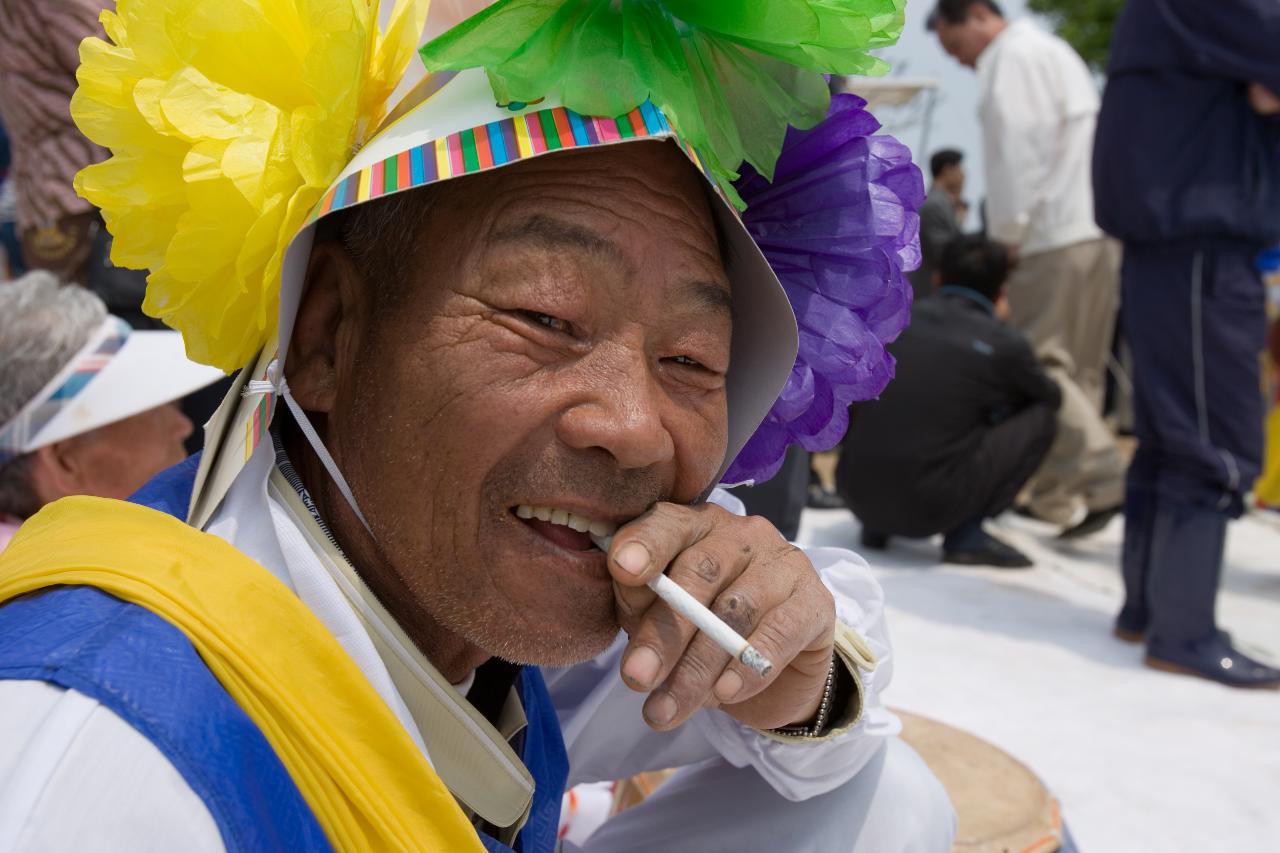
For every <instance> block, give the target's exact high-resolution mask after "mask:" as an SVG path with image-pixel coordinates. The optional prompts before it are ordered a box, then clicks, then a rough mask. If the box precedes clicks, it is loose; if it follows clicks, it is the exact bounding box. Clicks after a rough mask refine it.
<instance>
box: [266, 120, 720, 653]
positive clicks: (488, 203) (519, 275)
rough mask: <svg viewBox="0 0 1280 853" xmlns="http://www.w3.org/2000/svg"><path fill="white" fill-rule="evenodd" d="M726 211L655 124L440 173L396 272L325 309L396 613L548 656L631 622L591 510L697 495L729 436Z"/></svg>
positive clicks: (336, 415)
mask: <svg viewBox="0 0 1280 853" xmlns="http://www.w3.org/2000/svg"><path fill="white" fill-rule="evenodd" d="M711 217H712V213H711V210H710V206H709V203H708V201H707V198H706V195H705V191H704V189H703V187H702V185H701V179H700V178H699V177H698V175H697V173H696V172H695V170H694V169H693V167H692V166H691V165H690V164H689V162H688V161H687V160H686V159H685V158H684V156H683V155H682V154H681V153H680V152H679V151H678V150H677V149H676V147H675V146H674V145H671V144H666V143H656V142H645V143H630V144H626V145H618V146H610V147H606V148H601V149H592V150H588V151H581V152H573V153H566V154H560V155H552V156H547V157H542V158H538V159H535V160H531V161H528V162H525V163H522V164H519V165H517V166H513V167H509V168H506V169H502V170H498V171H496V172H492V173H489V174H485V175H480V176H476V177H472V178H466V179H462V180H459V181H455V182H451V183H449V184H445V185H442V186H441V187H439V188H437V189H436V190H435V191H434V195H433V196H432V198H431V199H430V206H429V209H428V213H427V216H426V221H425V224H424V226H423V228H422V232H421V237H420V238H418V239H417V241H416V249H415V250H414V254H413V257H412V259H411V260H410V262H408V263H406V264H404V265H403V266H404V269H406V270H407V272H406V273H405V275H404V276H403V277H402V279H403V280H402V281H400V282H398V283H394V284H392V285H390V286H388V284H387V283H384V284H383V286H381V287H373V286H371V285H368V284H366V285H365V287H364V293H365V297H364V300H365V302H368V303H372V304H364V305H358V306H356V307H355V308H353V309H351V310H348V311H347V312H346V313H347V314H355V315H357V316H356V317H354V318H348V319H347V320H344V321H343V322H342V323H341V324H339V325H338V326H337V328H335V329H333V330H332V338H333V344H332V348H333V363H334V369H333V376H332V380H331V382H330V383H329V384H330V385H331V387H329V388H328V390H327V391H326V392H325V393H324V394H322V395H321V396H322V397H323V398H324V400H326V401H327V402H326V403H325V404H323V405H321V406H320V407H319V408H322V409H323V410H325V411H326V415H325V432H326V442H327V443H328V444H329V446H330V449H331V450H332V451H333V452H334V455H335V456H336V457H337V458H338V461H339V464H340V465H341V467H342V469H343V470H344V472H345V474H346V475H347V477H348V478H349V479H350V480H351V483H352V487H353V489H354V491H355V493H356V495H357V497H358V501H359V503H360V506H361V509H362V510H363V512H364V513H365V515H366V516H367V518H368V519H369V523H370V526H371V527H372V529H373V532H374V534H375V536H376V539H377V542H378V549H379V551H380V552H381V553H380V556H381V562H382V563H383V564H384V567H383V571H386V572H387V573H388V575H389V576H387V577H381V578H367V579H368V580H369V581H370V583H371V585H372V586H373V587H374V588H375V591H376V592H378V593H379V597H380V598H382V599H383V600H384V603H388V606H389V607H391V609H392V610H393V615H396V617H397V618H398V619H400V620H401V621H402V622H403V621H406V620H408V621H409V622H412V621H413V620H412V613H411V612H409V611H418V612H420V613H425V614H428V615H429V617H430V618H431V619H432V620H434V621H435V622H437V623H439V625H441V626H443V627H444V628H446V629H447V630H449V631H450V632H452V633H454V634H456V635H458V636H460V637H462V638H464V639H465V640H467V641H469V642H470V643H472V644H473V645H475V646H478V647H479V648H481V649H483V650H484V651H486V652H488V653H489V654H493V655H498V656H501V657H504V658H507V659H511V660H517V661H521V662H531V663H540V664H567V663H571V662H576V661H580V660H583V659H586V658H588V657H591V656H593V655H594V654H596V653H598V652H599V651H601V650H602V649H603V648H604V647H605V646H606V645H607V644H608V643H609V642H610V641H611V640H612V639H613V638H614V637H615V636H616V634H617V630H618V626H617V621H616V619H615V616H614V603H613V602H614V598H613V590H612V584H611V581H610V579H609V575H608V573H607V572H606V570H605V560H604V554H603V553H602V552H601V551H600V550H598V549H597V548H595V547H594V546H593V545H592V544H591V541H590V539H589V536H588V533H587V532H584V531H582V530H581V529H578V530H575V529H574V528H575V527H576V528H582V527H584V526H585V525H588V524H591V523H593V522H594V523H595V524H596V525H597V528H596V529H597V531H605V530H608V529H611V527H612V526H614V525H617V524H620V523H622V522H624V521H627V520H630V519H631V518H632V517H634V516H636V515H639V514H640V513H641V512H643V511H644V510H645V509H646V508H648V507H649V506H650V505H651V504H652V503H654V502H655V501H657V500H660V499H661V500H671V501H676V502H688V501H692V500H693V499H695V498H696V497H697V496H698V495H699V494H700V493H701V492H702V491H703V490H704V489H705V488H706V487H707V486H708V485H710V484H711V482H712V480H713V478H714V476H715V474H716V472H717V471H718V470H719V468H720V465H721V463H722V462H723V459H724V455H725V450H726V441H727V438H726V436H727V413H726V405H725V373H726V371H727V370H728V367H729V348H730V338H731V333H732V321H731V311H730V291H729V283H728V278H727V276H726V273H725V269H724V264H723V262H722V259H721V253H720V249H719V245H718V242H717V237H716V231H715V229H714V227H713V225H712V218H711ZM330 263H331V264H333V265H336V266H338V267H341V266H342V263H343V262H342V260H341V259H338V258H335V259H333V260H332V261H331V262H330ZM315 266H316V261H314V260H313V268H314V267H315ZM314 271H315V270H314V269H313V272H314ZM323 274H324V273H323V271H321V275H323ZM373 293H377V294H378V295H377V297H376V298H371V297H370V296H369V294H373ZM306 333H307V332H306V326H305V324H301V325H300V327H299V334H306ZM290 358H291V359H292V358H293V356H292V355H291V356H290ZM302 372H303V376H302V377H299V378H298V379H297V380H295V378H294V377H292V376H291V378H290V383H291V385H295V386H296V385H297V384H298V382H302V383H304V384H305V383H307V382H308V380H307V378H306V377H307V370H306V369H304V370H303V371H302ZM312 384H314V383H312ZM321 384H324V383H321ZM311 396H312V397H313V399H314V394H312V395H311ZM304 405H307V403H305V402H304ZM379 588H381V589H379ZM388 596H390V597H391V598H392V599H393V600H394V604H392V603H390V602H387V598H388ZM396 611H400V612H396Z"/></svg>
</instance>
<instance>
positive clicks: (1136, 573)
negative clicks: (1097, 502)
mask: <svg viewBox="0 0 1280 853" xmlns="http://www.w3.org/2000/svg"><path fill="white" fill-rule="evenodd" d="M1154 521H1155V501H1154V500H1153V498H1152V496H1151V493H1150V492H1148V491H1147V490H1145V489H1134V488H1130V489H1128V490H1127V491H1126V492H1125V496H1124V548H1123V549H1122V550H1121V552H1120V573H1121V575H1122V576H1123V577H1124V606H1123V607H1122V608H1120V613H1119V614H1118V615H1117V616H1116V622H1115V627H1114V628H1113V629H1112V632H1113V633H1114V634H1115V635H1116V636H1117V637H1119V638H1120V639H1121V640H1124V641H1125V642H1127V643H1140V642H1142V638H1143V636H1144V635H1145V634H1146V633H1147V622H1148V621H1149V619H1150V614H1149V612H1148V607H1147V574H1148V566H1149V564H1150V561H1151V526H1152V523H1153V522H1154Z"/></svg>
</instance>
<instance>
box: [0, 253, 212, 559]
mask: <svg viewBox="0 0 1280 853" xmlns="http://www.w3.org/2000/svg"><path fill="white" fill-rule="evenodd" d="M0 365H3V368H4V369H3V370H2V371H0V550H2V549H3V548H4V546H5V545H7V544H8V542H9V539H10V538H11V537H12V535H13V533H14V531H15V530H16V529H17V526H18V524H20V523H21V521H22V520H23V519H25V518H28V517H30V516H31V515H33V514H35V512H36V511H37V510H39V509H40V507H42V506H44V505H45V504H47V503H50V502H52V501H55V500H57V499H58V498H62V497H66V496H68V495H97V496H99V497H108V498H126V497H128V496H129V495H131V494H132V493H133V492H134V491H135V490H137V489H138V487H139V486H141V485H142V484H143V483H145V482H146V481H147V480H150V479H151V478H152V477H153V476H155V475H156V474H158V473H159V472H160V471H162V470H164V469H165V468H167V467H169V466H170V465H174V464H176V463H178V462H181V461H182V460H183V459H184V458H186V455H187V454H186V451H185V450H184V449H183V444H182V443H183V440H184V439H186V438H187V436H189V435H190V434H191V432H192V425H191V421H190V420H188V419H187V418H186V416H184V415H183V414H182V412H181V411H180V410H179V409H178V407H177V406H176V405H174V402H175V401H176V400H177V399H178V398H180V397H182V396H183V395H184V394H188V393H190V392H191V391H194V390H196V389H197V388H203V387H204V386H206V385H208V384H210V383H211V382H213V381H215V380H216V379H219V378H220V377H221V375H222V374H221V372H220V371H218V370H216V369H214V368H210V367H205V366H204V365H198V364H195V363H193V362H190V361H188V360H187V358H186V356H185V355H184V353H183V346H182V337H181V336H180V335H179V334H178V333H177V332H145V331H144V332H132V331H130V329H129V327H128V324H126V323H125V322H124V321H122V320H120V319H119V318H117V317H113V316H112V315H110V314H108V313H107V309H106V306H104V305H103V304H102V300H100V299H98V297H96V296H94V295H93V294H92V293H90V292H89V291H87V290H85V289H84V288H80V287H63V286H59V283H58V280H57V279H56V278H54V276H53V275H52V274H51V273H49V272H47V271H43V270H41V271H33V272H30V273H28V274H27V275H25V276H23V277H22V278H20V279H18V280H17V281H13V282H9V283H6V284H4V285H0Z"/></svg>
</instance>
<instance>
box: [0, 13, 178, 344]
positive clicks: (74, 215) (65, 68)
mask: <svg viewBox="0 0 1280 853" xmlns="http://www.w3.org/2000/svg"><path fill="white" fill-rule="evenodd" d="M114 8H115V2H114V0H58V2H42V3H31V2H28V0H0V121H3V123H4V126H5V129H6V132H7V133H8V134H9V139H10V146H11V149H12V157H13V162H12V169H11V174H10V180H11V181H12V182H13V192H14V193H15V195H16V199H15V200H16V206H17V210H16V214H17V215H16V220H17V221H16V225H17V229H16V230H17V235H18V240H19V243H20V247H21V254H22V260H23V266H24V267H25V268H27V269H44V270H49V271H50V272H52V273H53V274H54V275H56V276H57V277H58V278H59V279H60V280H62V281H68V282H74V283H76V284H81V285H84V286H86V287H88V288H89V289H90V290H92V291H93V292H94V293H96V294H98V296H100V297H101V298H102V300H103V301H104V302H105V303H106V304H107V309H108V310H109V311H111V313H112V314H115V315H116V316H118V317H122V318H123V319H125V320H126V321H128V323H129V324H130V325H131V326H133V327H134V328H137V329H159V328H162V326H161V324H160V323H159V322H158V321H156V320H154V319H152V318H150V317H148V316H146V315H145V314H143V313H142V297H143V294H144V292H145V290H146V274H145V273H144V272H139V271H134V270H126V269H123V268H121V267H117V266H115V265H114V264H113V263H112V262H111V259H110V253H111V236H110V235H109V234H108V233H107V231H106V228H105V227H103V224H102V219H101V217H100V216H99V214H98V211H97V210H96V209H95V208H94V207H93V205H91V204H90V203H89V202H87V201H85V200H84V199H83V198H81V197H80V196H79V195H77V194H76V191H75V187H74V186H73V184H74V180H75V175H76V173H77V172H78V171H80V170H81V169H83V168H84V167H85V166H88V165H90V164H91V163H97V162H99V161H101V160H105V159H106V157H107V152H106V151H105V150H103V149H102V148H100V147H98V146H97V145H94V144H93V143H92V142H90V141H89V140H88V139H86V138H85V136H84V134H82V133H81V132H80V130H79V129H78V128H77V127H76V126H75V124H74V123H73V122H72V120H71V95H72V93H73V92H74V91H75V89H76V67H77V66H78V65H79V64H80V42H81V41H83V40H84V39H85V38H87V37H89V36H101V35H102V27H101V26H100V25H99V23H98V16H99V15H100V14H102V12H103V10H104V9H106V10H112V9H114Z"/></svg>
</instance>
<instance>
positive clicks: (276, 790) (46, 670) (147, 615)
mask: <svg viewBox="0 0 1280 853" xmlns="http://www.w3.org/2000/svg"><path fill="white" fill-rule="evenodd" d="M0 679H31V680H39V681H47V682H50V683H52V684H57V685H59V686H60V687H65V688H68V689H70V690H75V691H77V692H79V693H82V694H84V695H86V696H88V697H90V698H92V699H95V700H97V701H98V702H100V703H101V704H102V705H104V706H105V707H107V708H109V709H110V710H111V711H112V712H113V713H115V714H116V716H118V717H120V718H121V719H123V720H124V721H125V722H126V723H128V724H129V725H131V726H132V727H133V728H134V729H136V730H137V731H138V732H139V733H141V734H142V735H143V736H145V737H146V738H147V739H148V740H150V741H151V742H152V743H153V744H154V745H155V746H156V748H157V749H159V750H160V751H161V752H162V753H163V754H164V756H165V758H167V759H168V760H169V763H170V764H172V765H173V766H174V768H175V769H176V770H177V771H178V772H179V773H180V774H182V778H183V779H185V780H186V781H187V784H189V785H190V786H191V789H192V790H193V791H195V793H196V796H198V797H200V799H201V800H202V801H203V802H204V804H205V807H206V808H208V809H209V813H210V815H212V817H213V820H214V822H215V823H216V824H217V826H218V831H219V832H220V833H221V834H222V842H223V844H224V845H225V846H226V848H227V850H230V851H259V850H261V851H269V850H285V849H294V850H319V851H327V850H329V849H331V848H330V847H329V843H328V841H327V840H326V838H325V835H324V832H323V831H322V830H321V828H320V825H319V823H317V821H316V819H315V816H314V815H313V814H312V812H311V809H310V808H309V807H308V806H307V803H306V801H305V800H304V799H303V798H302V795H301V793H299V791H298V788H297V786H296V785H294V783H293V780H292V779H291V778H290V777H289V774H288V772H287V771H286V770H285V768H284V765H283V764H281V763H280V759H279V758H277V757H276V754H275V751H274V750H273V749H272V748H271V746H270V744H268V743H267V741H266V738H264V737H263V736H262V732H261V731H260V730H259V729H258V727H257V726H256V725H254V723H253V721H252V720H250V719H249V717H248V716H246V715H245V713H244V711H243V710H241V709H240V706H239V705H237V704H236V703H235V702H234V701H232V700H231V697H229V696H228V695H227V692H226V691H225V690H224V689H223V688H222V685H221V684H219V683H218V681H217V679H215V678H214V677H213V675H212V673H210V672H209V669H208V667H206V666H205V665H204V661H202V660H201V659H200V656H199V655H197V654H196V651H195V649H194V648H193V647H192V645H191V643H190V641H188V640H187V638H186V637H185V636H183V634H182V632H181V631H179V630H178V629H176V628H174V627H173V626H172V625H170V624H169V623H168V622H166V621H165V620H163V619H161V618H160V617H158V616H156V615H155V614H153V613H151V612H149V611H147V610H145V609H143V608H141V607H138V606H137V605H134V604H128V603H126V602H123V601H121V600H120V599H118V598H115V597H113V596H111V595H108V594H106V593H104V592H102V591H100V590H97V589H94V588H92V587H84V586H65V587H54V588H52V589H49V590H46V591H43V592H39V593H35V594H33V595H29V596H25V597H23V598H19V599H17V600H15V601H12V602H10V603H9V604H7V605H5V606H4V607H0Z"/></svg>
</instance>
